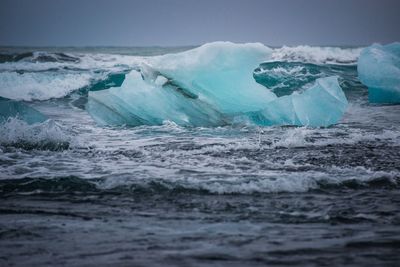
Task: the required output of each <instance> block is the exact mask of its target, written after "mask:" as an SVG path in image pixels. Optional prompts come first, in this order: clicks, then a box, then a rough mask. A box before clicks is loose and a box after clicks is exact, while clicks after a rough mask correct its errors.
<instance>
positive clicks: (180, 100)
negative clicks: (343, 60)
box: [87, 42, 347, 126]
mask: <svg viewBox="0 0 400 267" xmlns="http://www.w3.org/2000/svg"><path fill="white" fill-rule="evenodd" d="M270 54H271V49H270V48H268V47H265V46H264V45H262V44H233V43H229V42H216V43H210V44H206V45H203V46H201V47H198V48H195V49H192V50H189V51H186V52H182V53H178V54H168V55H164V56H158V57H152V58H147V60H146V61H145V62H144V63H143V64H141V65H140V67H139V69H138V70H133V71H131V72H130V73H128V74H127V75H126V77H125V81H124V82H123V84H122V85H121V86H120V87H112V88H110V89H107V90H101V91H90V92H89V98H88V104H87V110H88V111H89V113H90V114H91V115H92V117H93V118H94V119H95V120H96V121H97V122H98V123H100V124H104V125H123V124H125V125H132V126H136V125H143V124H146V125H159V124H161V123H163V121H166V120H169V121H173V122H175V123H177V124H179V125H185V126H217V125H226V124H230V123H233V122H237V121H242V120H246V121H251V122H253V123H256V124H260V125H276V124H279V125H281V124H290V125H310V126H327V125H330V124H334V123H336V122H337V121H338V120H339V119H340V118H341V116H342V115H343V113H344V110H345V108H346V106H347V100H346V97H345V96H344V94H343V91H342V89H341V88H340V86H339V84H338V82H337V79H336V77H330V78H325V79H319V80H318V81H317V82H316V84H315V86H313V87H312V88H309V89H307V90H306V91H305V92H303V93H302V94H298V93H294V94H292V95H290V96H285V97H280V98H278V97H277V96H276V95H275V94H274V93H273V91H271V90H269V89H267V88H265V87H264V86H262V85H260V84H259V83H257V82H256V81H255V80H254V78H253V71H254V69H255V68H256V67H257V66H258V65H259V63H260V62H263V61H265V60H266V59H268V58H269V56H270Z"/></svg>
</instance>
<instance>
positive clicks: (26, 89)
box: [0, 72, 92, 101]
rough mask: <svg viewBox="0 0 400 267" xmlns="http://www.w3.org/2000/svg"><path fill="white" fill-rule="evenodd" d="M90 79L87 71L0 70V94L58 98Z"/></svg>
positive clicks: (44, 98)
mask: <svg viewBox="0 0 400 267" xmlns="http://www.w3.org/2000/svg"><path fill="white" fill-rule="evenodd" d="M91 79H92V77H91V75H90V74H88V73H59V72H36V73H23V74H18V73H16V72H1V73H0V96H2V97H6V98H9V99H15V100H26V101H31V100H47V99H50V98H60V97H64V96H66V95H68V94H69V93H71V92H72V91H74V90H77V89H80V88H82V87H85V86H88V85H89V84H90V81H91Z"/></svg>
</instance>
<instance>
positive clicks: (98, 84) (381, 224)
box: [0, 47, 400, 266]
mask: <svg viewBox="0 0 400 267" xmlns="http://www.w3.org/2000/svg"><path fill="white" fill-rule="evenodd" d="M152 49H153V50H152ZM157 49H161V48H157ZM6 51H7V53H6V54H5V55H7V56H9V57H8V58H6V56H3V57H2V60H3V58H4V60H3V61H2V63H1V64H0V93H1V96H3V97H8V98H14V99H20V100H25V103H27V104H29V105H30V106H31V107H33V108H36V109H37V110H39V111H41V112H42V113H43V114H45V115H47V116H48V117H49V118H50V120H48V121H46V122H44V123H41V124H34V125H27V124H26V123H24V122H23V121H20V120H17V119H11V120H9V121H7V122H6V123H3V124H2V125H1V126H0V178H1V180H0V201H1V204H0V265H1V266H60V265H61V266H62V265H65V266H95V265H96V266H103V265H104V266H105V265H107V266H109V265H117V266H226V265H229V266H289V265H300V266H398V264H399V262H400V213H399V212H400V193H399V188H400V132H399V130H400V106H378V105H371V104H369V103H368V96H367V90H366V88H365V87H364V86H362V85H361V84H360V83H359V81H358V79H357V71H356V66H355V60H356V58H357V53H358V50H357V49H340V48H330V49H328V48H310V47H297V48H292V49H290V48H280V49H275V50H274V53H273V54H272V56H271V59H273V60H274V61H275V63H264V64H261V65H260V67H259V68H258V69H256V71H255V79H256V80H257V81H258V82H260V83H262V84H264V85H266V86H268V87H270V88H272V89H273V90H274V91H276V92H279V93H282V95H285V94H290V93H291V92H292V91H293V88H294V86H293V84H294V83H297V85H299V88H300V90H302V89H304V88H307V86H308V85H309V84H312V83H313V81H314V80H315V79H316V78H320V77H326V76H330V75H338V76H339V77H340V84H341V86H342V88H343V89H344V91H345V93H346V96H347V98H348V100H349V103H350V104H349V108H348V111H347V112H346V114H345V116H344V118H343V119H342V121H341V122H340V123H339V124H337V125H334V126H331V127H328V128H307V127H288V126H285V127H264V128H260V127H256V126H251V125H247V126H243V125H242V126H226V127H215V128H189V127H186V128H185V127H179V126H177V125H175V124H174V123H172V122H165V123H164V124H163V125H161V126H140V127H133V128H131V127H99V126H97V125H96V124H95V122H94V121H93V120H92V119H91V117H90V116H89V115H88V113H87V112H86V111H85V110H84V106H85V102H86V97H87V90H90V89H91V90H99V89H102V88H106V87H110V86H118V83H119V82H122V81H121V75H122V76H123V74H124V73H125V72H127V71H129V69H132V68H135V64H136V62H137V61H138V60H139V59H138V58H137V57H135V56H133V55H138V54H139V55H153V53H156V54H158V53H160V52H159V50H154V48H148V51H139V52H138V51H136V50H135V49H132V50H129V49H128V48H127V51H128V52H126V51H125V52H123V51H122V52H121V53H120V54H125V56H123V55H116V54H110V53H112V51H103V50H100V51H96V50H95V49H94V51H90V53H89V52H88V51H74V50H73V49H71V50H67V51H56V52H54V51H52V50H51V49H49V51H50V52H51V53H49V52H42V53H31V54H29V55H28V54H25V55H22V54H21V53H22V52H21V51H17V52H16V51H15V50H12V49H11V50H10V49H8V50H7V49H6ZM27 51H28V52H29V49H27ZM177 51H178V50H177ZM25 52H26V51H24V52H23V53H25ZM165 52H174V51H169V50H166V51H165ZM99 53H108V54H99ZM10 55H11V56H12V58H10V57H11V56H10ZM16 55H17V56H18V55H19V57H20V58H15V56H16ZM276 61H278V63H277V62H276ZM288 61H290V63H288ZM260 63H261V62H260ZM271 70H273V71H274V72H275V73H278V74H279V75H280V76H279V77H278V78H276V79H274V80H272V81H271V79H269V77H270V76H271V72H270V71H271ZM18 73H19V74H18ZM282 73H283V74H282ZM281 74H282V75H281ZM18 75H19V76H18ZM48 77H52V79H48ZM118 77H120V78H118ZM293 77H295V78H293ZM122 80H123V77H122ZM271 83H274V84H271ZM54 88H59V91H57V92H56V90H55V89H54Z"/></svg>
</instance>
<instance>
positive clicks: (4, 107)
mask: <svg viewBox="0 0 400 267" xmlns="http://www.w3.org/2000/svg"><path fill="white" fill-rule="evenodd" d="M11 117H16V118H18V119H21V120H23V121H25V122H27V123H28V124H33V123H37V122H44V121H45V120H46V119H47V117H46V116H45V115H43V114H42V113H40V112H39V111H37V110H36V109H34V108H31V107H29V106H28V105H26V104H24V103H22V102H18V101H15V100H10V99H7V98H3V97H0V123H4V122H5V121H7V120H8V118H11Z"/></svg>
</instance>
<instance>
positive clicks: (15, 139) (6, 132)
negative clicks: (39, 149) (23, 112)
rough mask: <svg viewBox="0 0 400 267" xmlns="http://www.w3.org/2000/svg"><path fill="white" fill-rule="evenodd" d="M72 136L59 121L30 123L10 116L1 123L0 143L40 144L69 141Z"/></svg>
mask: <svg viewBox="0 0 400 267" xmlns="http://www.w3.org/2000/svg"><path fill="white" fill-rule="evenodd" d="M71 140H72V139H71V136H70V135H69V134H67V131H66V130H65V129H64V128H63V127H62V126H61V125H60V124H59V123H57V122H55V121H53V120H47V121H45V122H43V123H35V124H31V125H30V124H28V123H26V122H25V121H22V120H19V119H18V118H9V119H8V120H7V121H5V122H4V123H2V124H0V144H1V145H13V144H17V143H24V144H31V145H38V144H47V143H54V144H57V143H69V142H71Z"/></svg>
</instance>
